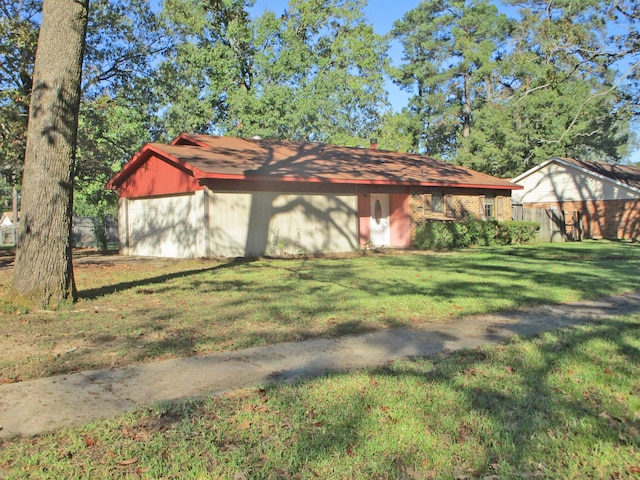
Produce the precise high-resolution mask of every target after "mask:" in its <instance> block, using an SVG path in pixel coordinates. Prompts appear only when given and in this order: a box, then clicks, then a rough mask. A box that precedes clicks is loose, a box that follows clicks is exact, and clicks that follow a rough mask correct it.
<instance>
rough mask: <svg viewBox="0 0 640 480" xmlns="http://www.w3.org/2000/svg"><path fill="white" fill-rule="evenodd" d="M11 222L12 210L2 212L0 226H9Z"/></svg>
mask: <svg viewBox="0 0 640 480" xmlns="http://www.w3.org/2000/svg"><path fill="white" fill-rule="evenodd" d="M13 224H14V222H13V212H4V213H3V214H2V218H0V227H10V226H12V225H13Z"/></svg>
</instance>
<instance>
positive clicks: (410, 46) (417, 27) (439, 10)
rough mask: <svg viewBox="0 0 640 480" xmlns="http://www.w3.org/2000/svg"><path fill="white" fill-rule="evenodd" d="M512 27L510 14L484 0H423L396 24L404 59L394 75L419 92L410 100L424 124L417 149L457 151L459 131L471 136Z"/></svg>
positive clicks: (443, 152) (437, 152) (443, 153)
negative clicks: (474, 119) (478, 110)
mask: <svg viewBox="0 0 640 480" xmlns="http://www.w3.org/2000/svg"><path fill="white" fill-rule="evenodd" d="M508 29H509V21H508V19H507V17H506V16H505V15H504V14H500V13H499V12H498V9H497V7H496V6H495V5H494V4H492V3H489V2H488V1H484V0H483V1H480V2H469V1H466V0H447V1H444V2H443V1H441V0H427V1H423V2H422V3H420V5H419V6H418V7H417V8H415V9H414V10H411V11H409V12H408V13H407V14H406V15H405V16H404V17H403V18H402V19H401V20H399V21H397V22H396V23H395V25H394V30H393V32H392V35H393V36H394V37H395V38H396V39H398V40H399V41H400V42H401V43H402V45H403V47H404V51H405V58H404V61H405V63H404V64H402V65H401V66H400V67H399V68H398V69H396V70H395V71H394V72H393V76H394V78H395V80H396V82H397V83H399V84H400V85H401V86H403V87H405V88H407V89H409V90H411V91H414V92H417V93H416V94H415V95H414V96H413V97H412V98H411V100H410V105H409V108H410V109H411V111H412V112H413V114H414V115H415V116H416V117H417V119H418V120H419V121H420V123H421V126H422V129H421V135H420V137H419V138H418V139H417V140H418V141H419V143H418V144H417V145H414V148H417V149H419V150H422V151H425V152H426V153H428V154H431V155H439V156H444V157H451V156H453V155H454V154H455V151H456V135H457V133H458V132H460V133H461V134H462V135H463V136H465V137H467V136H468V135H469V131H470V128H471V119H472V114H473V111H474V110H475V107H476V105H477V104H478V103H479V102H481V101H484V99H485V98H486V96H487V95H488V94H489V92H488V86H489V84H490V82H491V80H492V79H491V76H492V74H493V72H494V70H495V68H496V67H495V65H496V59H497V58H498V57H499V56H500V55H501V54H502V52H503V50H504V48H505V41H506V35H507V32H508Z"/></svg>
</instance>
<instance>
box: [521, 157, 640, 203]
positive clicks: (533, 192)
mask: <svg viewBox="0 0 640 480" xmlns="http://www.w3.org/2000/svg"><path fill="white" fill-rule="evenodd" d="M517 183H518V184H519V185H522V186H523V187H524V190H514V191H513V194H512V198H513V203H534V202H535V203H538V202H572V201H585V200H628V199H633V198H638V195H634V193H633V192H632V191H630V190H629V189H627V188H624V187H621V186H619V185H616V184H615V182H613V181H609V180H606V179H601V178H598V177H596V176H593V175H590V174H588V173H586V172H583V171H581V170H579V169H576V168H571V167H568V166H564V165H558V164H556V163H550V164H549V165H547V166H546V167H544V168H542V169H540V170H538V171H536V172H534V173H532V174H530V175H529V176H527V177H525V178H523V179H521V180H520V181H518V182H517Z"/></svg>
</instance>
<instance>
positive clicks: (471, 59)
mask: <svg viewBox="0 0 640 480" xmlns="http://www.w3.org/2000/svg"><path fill="white" fill-rule="evenodd" d="M505 3H507V4H509V5H510V6H513V7H518V14H517V17H518V18H517V20H518V21H513V19H507V18H506V17H505V16H504V15H502V14H500V13H498V11H497V10H496V9H495V6H494V5H492V4H488V3H482V2H481V3H480V4H477V2H466V1H463V0H457V1H454V0H449V1H447V2H444V3H443V2H435V1H425V2H422V3H421V4H420V5H419V6H418V7H416V8H415V9H414V10H411V11H410V12H408V13H407V14H406V15H405V16H404V18H403V19H402V20H400V21H398V22H396V24H395V27H394V31H393V35H394V36H395V38H397V39H399V40H400V42H401V43H402V44H403V47H404V50H405V58H404V63H403V64H402V65H401V66H400V67H399V68H398V69H395V70H394V71H393V72H392V76H393V77H394V80H395V81H396V82H397V83H398V84H400V85H401V86H404V87H406V88H407V89H408V90H410V91H411V92H414V95H413V97H411V100H410V106H409V108H410V115H406V116H407V118H410V117H413V118H416V119H418V120H419V122H420V125H421V128H420V131H419V134H418V135H416V136H414V145H413V148H414V149H417V150H420V151H424V152H426V153H431V154H436V155H440V156H443V157H445V158H447V159H450V160H451V161H454V162H455V163H457V164H461V165H465V166H468V167H471V168H473V169H476V170H480V171H483V172H487V173H490V174H493V175H497V176H501V177H513V176H516V175H518V174H520V173H522V172H524V171H525V170H527V169H528V168H530V167H532V166H533V165H536V164H538V163H540V162H542V161H545V160H548V159H549V158H550V157H551V156H570V157H578V158H583V159H592V160H605V161H612V162H616V161H620V159H621V158H623V157H624V155H625V154H626V148H627V147H626V146H627V144H628V141H629V136H630V130H629V129H630V123H629V122H630V119H631V118H632V116H633V115H634V114H637V113H638V112H637V104H638V101H637V98H638V89H637V75H638V71H639V70H640V69H639V68H638V66H639V63H638V60H639V54H638V49H637V48H635V47H637V38H638V36H637V28H638V17H637V7H636V6H634V5H633V4H632V3H630V2H620V3H618V2H614V3H609V2H605V1H601V0H590V1H586V2H569V3H567V2H560V1H552V2H544V1H538V0H510V1H506V2H505ZM607 18H609V19H611V21H612V22H615V25H614V24H613V23H609V24H608V23H607V20H606V19H607ZM625 29H626V30H627V31H628V33H627V34H622V33H620V32H623V31H625ZM611 32H615V34H611ZM506 45H509V48H506V47H505V46H506ZM618 69H620V71H618Z"/></svg>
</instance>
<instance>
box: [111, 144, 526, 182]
mask: <svg viewBox="0 0 640 480" xmlns="http://www.w3.org/2000/svg"><path fill="white" fill-rule="evenodd" d="M152 154H156V155H160V156H162V157H163V159H164V160H166V161H167V162H168V163H170V164H172V165H174V166H175V167H176V168H181V169H184V170H185V171H188V172H189V174H190V175H193V177H194V178H195V179H198V180H203V179H207V178H226V179H238V180H247V181H251V180H265V179H268V180H279V181H291V182H331V183H351V184H378V185H385V184H386V185H425V186H455V187H463V188H492V189H504V190H514V189H519V188H521V187H519V186H518V185H514V184H512V183H510V182H509V181H507V180H503V179H499V178H496V177H493V176H491V175H487V174H483V173H479V172H476V171H473V170H470V169H467V168H464V167H460V166H456V165H452V164H449V163H445V162H442V161H439V160H436V159H433V158H430V157H426V156H423V155H415V154H407V153H398V152H389V151H384V150H373V149H368V148H353V147H337V146H331V145H324V144H318V143H293V142H286V141H267V140H257V139H242V138H235V137H217V136H211V135H188V134H181V135H180V136H178V137H177V138H176V139H175V140H174V141H173V142H171V143H170V144H169V145H166V144H160V143H150V144H147V145H145V146H144V147H143V148H142V150H141V151H140V152H138V153H137V154H136V155H135V156H134V157H133V158H132V160H131V161H130V162H129V163H127V164H126V165H125V166H124V167H123V169H122V170H121V171H120V172H118V173H117V174H116V175H115V176H114V177H113V178H112V179H111V180H110V181H109V183H108V184H107V188H119V187H120V185H122V183H123V182H124V181H125V180H126V179H127V178H128V177H129V176H130V175H131V174H132V173H133V172H134V171H135V170H136V169H138V168H140V166H141V165H142V164H144V162H146V161H148V159H149V158H150V157H151V155H152Z"/></svg>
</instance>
